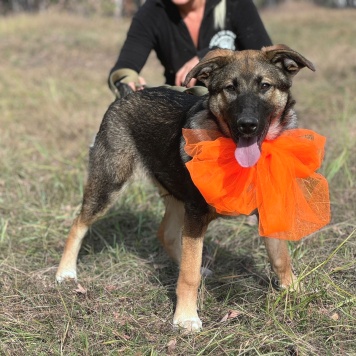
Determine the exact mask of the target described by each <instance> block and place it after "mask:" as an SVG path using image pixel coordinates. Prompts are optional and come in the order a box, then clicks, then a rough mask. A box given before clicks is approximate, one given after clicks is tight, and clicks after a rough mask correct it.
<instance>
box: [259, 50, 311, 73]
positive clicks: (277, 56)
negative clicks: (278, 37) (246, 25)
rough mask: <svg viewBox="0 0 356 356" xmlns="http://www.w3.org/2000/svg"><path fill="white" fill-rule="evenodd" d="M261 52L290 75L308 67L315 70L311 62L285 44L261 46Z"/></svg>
mask: <svg viewBox="0 0 356 356" xmlns="http://www.w3.org/2000/svg"><path fill="white" fill-rule="evenodd" d="M262 52H264V53H265V55H266V56H267V58H268V59H269V60H270V61H271V62H272V63H273V64H275V65H277V66H279V67H281V68H282V69H283V70H285V71H286V72H287V73H288V74H290V75H292V76H293V75H296V74H297V73H298V72H299V70H300V69H302V68H304V67H308V68H309V69H311V70H312V71H313V72H315V67H314V65H313V63H312V62H310V61H309V60H307V59H306V58H305V57H303V56H302V55H301V54H300V53H298V52H296V51H294V50H293V49H291V48H289V47H288V46H286V45H283V44H279V45H275V46H269V47H263V48H262Z"/></svg>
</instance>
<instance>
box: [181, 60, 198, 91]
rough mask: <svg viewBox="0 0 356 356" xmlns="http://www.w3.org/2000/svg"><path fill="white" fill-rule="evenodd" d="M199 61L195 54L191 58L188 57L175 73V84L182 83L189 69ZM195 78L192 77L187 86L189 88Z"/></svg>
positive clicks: (194, 81) (193, 83)
mask: <svg viewBox="0 0 356 356" xmlns="http://www.w3.org/2000/svg"><path fill="white" fill-rule="evenodd" d="M198 63H199V58H198V57H197V56H195V57H193V58H192V59H190V60H189V61H188V62H187V63H185V64H184V66H183V67H182V68H180V69H179V70H178V72H177V74H176V80H175V85H179V86H180V85H182V83H183V82H184V79H185V77H186V76H187V74H188V73H189V72H190V71H191V69H192V68H193V67H195V66H196V65H197V64H198ZM196 82H197V80H196V79H194V78H193V79H192V80H191V81H190V82H189V83H188V85H187V87H188V88H191V87H193V86H194V85H195V84H196Z"/></svg>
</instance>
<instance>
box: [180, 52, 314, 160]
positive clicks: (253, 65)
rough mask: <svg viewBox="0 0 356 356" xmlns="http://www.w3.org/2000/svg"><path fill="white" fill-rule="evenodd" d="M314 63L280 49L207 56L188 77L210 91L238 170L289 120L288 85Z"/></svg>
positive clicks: (290, 100) (291, 103)
mask: <svg viewBox="0 0 356 356" xmlns="http://www.w3.org/2000/svg"><path fill="white" fill-rule="evenodd" d="M304 67H308V68H309V69H311V70H313V71H314V70H315V69H314V66H313V64H312V63H311V62H310V61H308V60H307V59H306V58H304V57H303V56H302V55H301V54H299V53H298V52H296V51H294V50H292V49H290V48H289V47H287V46H285V45H276V46H270V47H264V48H262V50H261V51H256V50H246V51H230V50H224V49H217V50H214V51H211V52H209V53H208V54H207V55H206V56H205V57H204V58H203V59H202V60H201V61H200V62H199V63H198V64H197V65H196V66H195V67H194V68H193V69H192V70H191V71H190V72H189V73H188V75H187V77H186V79H185V83H184V84H185V85H186V84H188V83H189V81H190V80H191V79H192V78H196V79H198V80H199V81H201V82H203V83H204V84H205V85H206V87H207V88H208V90H209V94H210V95H209V109H210V110H211V112H212V113H213V114H214V115H215V116H216V118H217V120H218V123H219V126H220V129H221V130H222V132H223V133H224V134H225V135H226V136H229V137H231V138H232V139H233V140H234V141H235V142H236V143H238V149H237V152H236V158H237V160H238V161H239V162H240V164H242V165H243V166H250V165H253V164H254V163H255V162H256V161H257V160H258V158H259V155H260V147H261V143H262V141H263V140H264V139H265V138H266V137H267V138H268V139H273V138H275V137H277V136H278V135H279V134H280V132H281V131H282V130H283V129H284V127H286V126H287V127H288V122H287V121H288V120H290V119H291V116H292V115H291V113H290V112H289V111H290V109H291V107H292V106H293V104H294V101H293V100H292V98H291V94H290V87H291V85H292V78H293V77H294V75H295V74H297V73H298V71H299V70H300V69H301V68H304Z"/></svg>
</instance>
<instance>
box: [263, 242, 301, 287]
mask: <svg viewBox="0 0 356 356" xmlns="http://www.w3.org/2000/svg"><path fill="white" fill-rule="evenodd" d="M263 240H264V243H265V246H266V250H267V254H268V257H269V260H270V263H271V266H272V270H273V271H274V273H275V274H276V275H277V277H278V281H279V286H280V287H281V288H283V289H285V288H291V289H292V290H297V289H298V285H297V278H296V276H295V275H294V274H293V272H292V265H291V258H290V255H289V251H288V245H287V241H285V240H280V239H274V238H270V237H263Z"/></svg>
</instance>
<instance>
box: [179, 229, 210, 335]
mask: <svg viewBox="0 0 356 356" xmlns="http://www.w3.org/2000/svg"><path fill="white" fill-rule="evenodd" d="M203 239H204V238H203V237H199V238H195V237H194V238H191V237H188V236H186V235H185V234H183V237H182V259H181V263H180V270H179V277H178V282H177V290H176V292H177V306H176V310H175V313H174V318H173V324H174V326H178V327H182V328H184V329H187V330H188V331H199V330H200V329H201V327H202V323H201V321H200V319H199V316H198V312H197V299H198V289H199V285H200V278H201V274H200V266H201V262H202V253H203Z"/></svg>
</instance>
